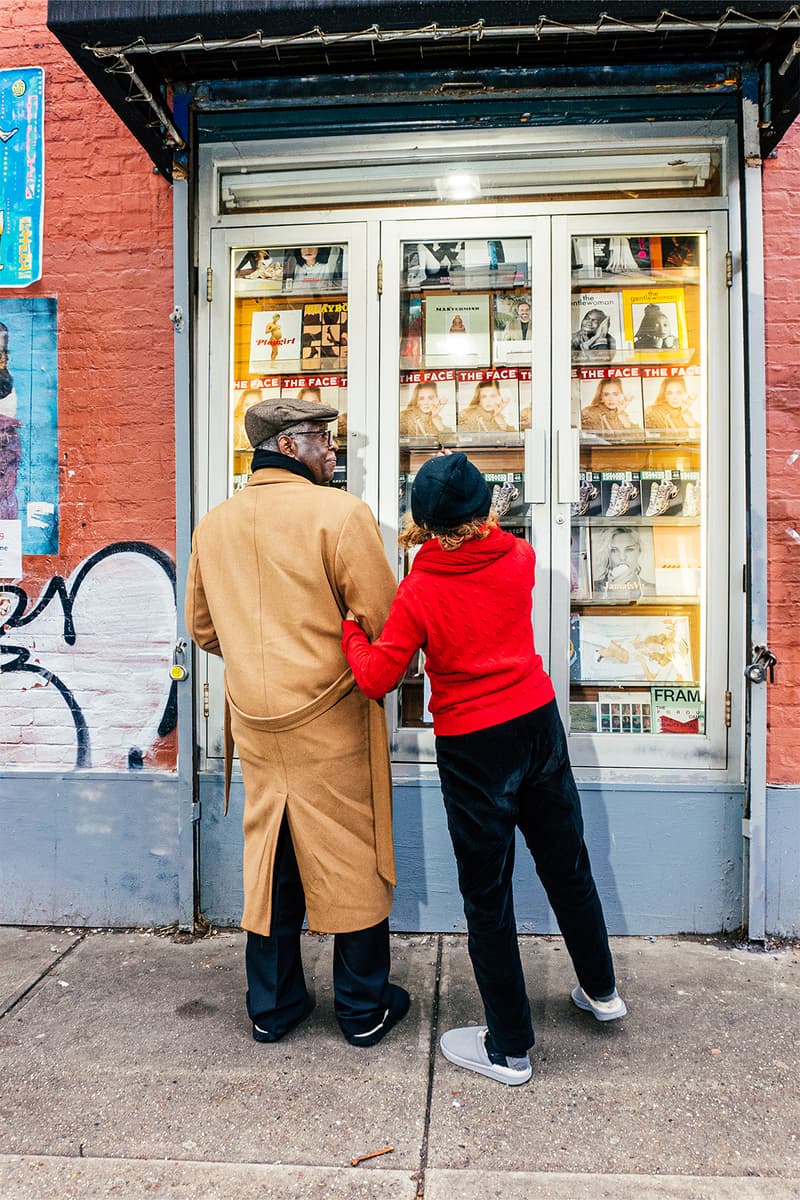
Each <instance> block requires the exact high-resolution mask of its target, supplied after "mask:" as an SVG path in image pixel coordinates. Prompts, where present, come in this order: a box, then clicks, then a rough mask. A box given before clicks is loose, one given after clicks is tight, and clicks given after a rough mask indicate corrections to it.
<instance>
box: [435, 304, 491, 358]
mask: <svg viewBox="0 0 800 1200" xmlns="http://www.w3.org/2000/svg"><path fill="white" fill-rule="evenodd" d="M490 353H491V338H490V335H489V296H488V295H487V296H482V295H476V296H427V297H426V299H425V366H426V367H427V368H429V369H430V368H431V367H459V366H460V367H467V366H476V367H486V366H488V365H489V363H490V361H491V358H490Z"/></svg>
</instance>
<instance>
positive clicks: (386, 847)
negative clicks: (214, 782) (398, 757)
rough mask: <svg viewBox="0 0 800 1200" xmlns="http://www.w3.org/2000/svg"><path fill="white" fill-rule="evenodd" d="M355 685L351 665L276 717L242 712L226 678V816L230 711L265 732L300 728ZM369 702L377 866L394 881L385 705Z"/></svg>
mask: <svg viewBox="0 0 800 1200" xmlns="http://www.w3.org/2000/svg"><path fill="white" fill-rule="evenodd" d="M355 686H356V684H355V680H354V679H353V673H352V671H351V670H350V668H349V667H348V668H347V670H346V671H343V672H342V674H341V675H340V676H339V678H338V679H335V680H334V681H333V683H332V684H331V685H330V687H327V688H326V689H325V691H324V692H322V693H320V695H319V696H316V697H315V699H313V700H309V702H308V704H303V705H302V706H301V707H300V708H294V709H292V711H291V712H288V713H282V714H281V715H280V716H277V717H256V716H253V715H252V714H250V713H246V712H243V711H242V709H240V708H239V707H238V706H237V705H236V704H234V702H233V700H232V699H231V695H230V692H229V691H228V681H227V679H226V680H225V718H224V743H225V815H226V816H227V813H228V803H229V800H230V790H231V775H232V773H233V750H234V739H233V730H232V728H231V711H233V712H235V713H236V717H237V720H239V721H241V722H242V723H243V724H245V725H249V726H250V728H251V729H258V730H261V731H262V732H264V733H286V732H288V731H289V730H291V729H299V728H300V727H301V726H302V725H307V724H308V722H309V721H313V720H314V718H315V717H321V716H322V715H323V713H326V712H328V710H329V709H331V708H333V706H334V704H338V702H339V701H340V700H343V699H344V697H345V696H347V695H348V694H349V693H350V692H351V691H352V690H353V688H354V687H355ZM367 704H368V713H369V721H368V726H367V728H368V733H369V757H370V767H371V776H372V807H373V813H374V822H375V853H376V859H377V867H378V873H379V874H380V875H381V877H382V878H383V879H385V880H387V882H389V883H391V884H392V885H394V884H396V882H397V877H396V874H395V865H394V843H393V837H392V786H391V779H390V777H389V773H388V771H387V770H386V759H387V756H388V747H387V745H386V719H385V717H384V710H383V706H382V705H380V704H377V703H376V702H375V701H373V700H369V701H367Z"/></svg>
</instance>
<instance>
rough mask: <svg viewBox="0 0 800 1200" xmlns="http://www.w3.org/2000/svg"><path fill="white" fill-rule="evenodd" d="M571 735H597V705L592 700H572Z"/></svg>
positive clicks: (570, 711) (570, 715)
mask: <svg viewBox="0 0 800 1200" xmlns="http://www.w3.org/2000/svg"><path fill="white" fill-rule="evenodd" d="M569 731H570V733H597V705H596V704H595V703H594V702H593V701H591V700H570V702H569Z"/></svg>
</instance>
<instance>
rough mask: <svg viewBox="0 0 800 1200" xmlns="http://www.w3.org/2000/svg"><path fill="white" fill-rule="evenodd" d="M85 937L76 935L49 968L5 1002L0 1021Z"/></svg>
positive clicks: (81, 934)
mask: <svg viewBox="0 0 800 1200" xmlns="http://www.w3.org/2000/svg"><path fill="white" fill-rule="evenodd" d="M86 936H87V935H86V934H85V933H80V934H77V935H76V937H75V941H74V942H72V943H71V944H70V945H69V946H67V948H66V950H62V951H61V953H60V954H57V955H56V957H55V958H54V959H53V961H52V962H51V963H50V964H49V966H47V967H45V969H44V970H43V971H42V972H41V974H39V975H37V976H36V978H35V979H34V980H33V981H32V982H31V983H29V984H28V986H27V987H25V988H23V989H22V990H21V991H19V992H17V993H16V994H15V995H12V997H11V999H10V1000H9V1001H7V1002H6V1004H5V1007H4V1008H2V1009H0V1020H2V1018H3V1017H7V1016H8V1014H9V1013H11V1012H13V1011H14V1009H15V1008H16V1007H17V1005H19V1004H21V1003H22V1001H23V1000H25V999H27V997H28V996H30V995H31V993H32V992H34V991H35V990H36V988H38V987H39V985H40V984H41V983H42V981H43V980H45V979H46V978H47V976H48V975H50V974H51V972H53V971H54V970H55V969H56V967H57V966H59V964H60V963H62V962H63V961H64V959H65V958H66V957H67V955H68V954H71V953H72V951H73V950H74V949H75V947H76V946H79V945H80V944H81V942H83V941H84V940H85V939H86Z"/></svg>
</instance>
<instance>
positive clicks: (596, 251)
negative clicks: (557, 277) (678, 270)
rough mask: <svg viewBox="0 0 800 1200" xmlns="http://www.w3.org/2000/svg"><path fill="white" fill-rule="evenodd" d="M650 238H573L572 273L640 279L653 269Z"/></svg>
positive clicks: (595, 276)
mask: <svg viewBox="0 0 800 1200" xmlns="http://www.w3.org/2000/svg"><path fill="white" fill-rule="evenodd" d="M652 240H653V239H652V238H649V237H624V236H615V237H587V236H583V237H580V236H579V237H573V239H572V270H573V271H578V272H580V273H581V274H582V275H587V276H591V277H594V278H596V279H600V278H602V277H603V276H604V275H611V276H613V275H638V274H640V273H641V272H645V273H646V272H648V271H649V270H650V269H651V243H652Z"/></svg>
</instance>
